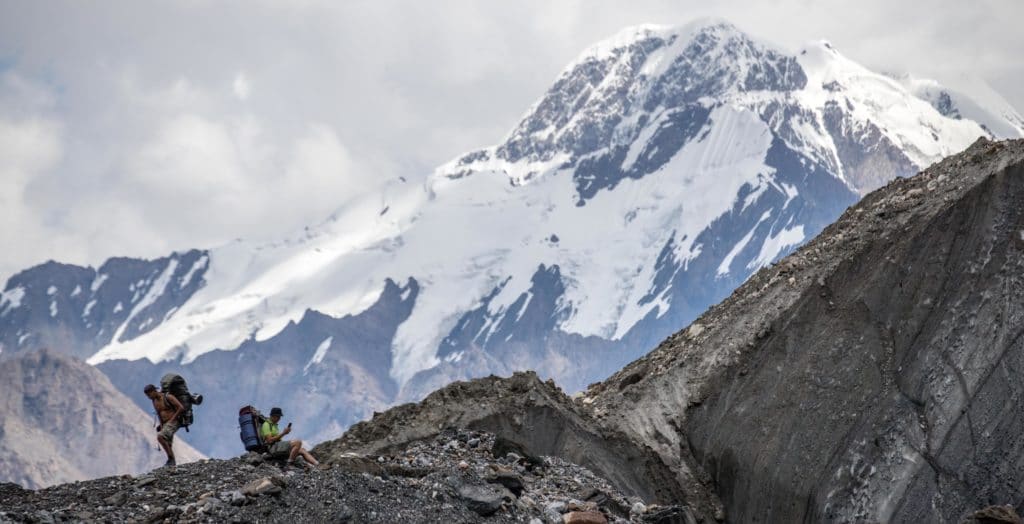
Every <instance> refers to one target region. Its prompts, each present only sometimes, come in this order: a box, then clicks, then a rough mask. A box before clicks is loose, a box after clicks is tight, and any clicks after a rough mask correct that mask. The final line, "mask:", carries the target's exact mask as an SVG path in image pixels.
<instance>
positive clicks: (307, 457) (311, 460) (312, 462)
mask: <svg viewBox="0 0 1024 524" xmlns="http://www.w3.org/2000/svg"><path fill="white" fill-rule="evenodd" d="M299 455H302V458H303V459H304V460H305V461H306V462H307V463H309V465H310V466H319V465H320V463H319V462H317V461H316V459H315V458H313V455H312V454H311V453H310V452H308V451H306V450H305V449H300V450H299Z"/></svg>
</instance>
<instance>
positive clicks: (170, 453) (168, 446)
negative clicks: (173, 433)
mask: <svg viewBox="0 0 1024 524" xmlns="http://www.w3.org/2000/svg"><path fill="white" fill-rule="evenodd" d="M156 441H157V442H158V443H159V444H160V447H161V448H163V449H164V453H166V454H167V460H174V449H173V447H172V446H171V443H170V442H168V441H167V439H166V438H164V436H163V435H157V436H156Z"/></svg>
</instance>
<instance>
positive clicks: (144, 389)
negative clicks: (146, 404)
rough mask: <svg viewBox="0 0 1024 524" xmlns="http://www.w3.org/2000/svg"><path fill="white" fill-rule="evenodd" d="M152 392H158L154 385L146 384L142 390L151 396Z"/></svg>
mask: <svg viewBox="0 0 1024 524" xmlns="http://www.w3.org/2000/svg"><path fill="white" fill-rule="evenodd" d="M150 391H156V386H154V385H153V384H146V387H144V388H142V392H143V393H145V394H147V395H148V394H149V392H150Z"/></svg>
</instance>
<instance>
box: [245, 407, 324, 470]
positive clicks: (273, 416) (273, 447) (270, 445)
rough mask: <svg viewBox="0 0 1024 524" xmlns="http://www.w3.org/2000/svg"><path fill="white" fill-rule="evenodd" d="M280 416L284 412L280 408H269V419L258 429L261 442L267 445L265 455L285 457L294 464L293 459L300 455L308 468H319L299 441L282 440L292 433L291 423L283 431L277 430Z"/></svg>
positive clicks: (317, 463)
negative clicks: (261, 438)
mask: <svg viewBox="0 0 1024 524" xmlns="http://www.w3.org/2000/svg"><path fill="white" fill-rule="evenodd" d="M282 415H284V412H283V411H281V408H270V418H269V419H267V420H266V421H265V422H264V423H263V426H262V427H260V436H261V437H263V442H264V443H266V445H267V453H269V454H270V455H271V456H275V457H283V456H287V457H288V462H294V461H295V457H296V456H297V455H301V456H302V458H303V459H304V460H305V461H306V462H307V463H308V464H309V465H310V466H314V467H315V466H319V465H320V463H319V462H317V460H316V459H315V458H313V455H311V454H310V453H309V452H308V451H306V450H304V449H302V441H301V440H282V439H283V438H284V436H285V435H287V434H289V433H291V432H292V423H291V422H289V423H288V426H286V427H285V428H284V431H279V430H278V428H277V423H278V422H280V421H281V416H282Z"/></svg>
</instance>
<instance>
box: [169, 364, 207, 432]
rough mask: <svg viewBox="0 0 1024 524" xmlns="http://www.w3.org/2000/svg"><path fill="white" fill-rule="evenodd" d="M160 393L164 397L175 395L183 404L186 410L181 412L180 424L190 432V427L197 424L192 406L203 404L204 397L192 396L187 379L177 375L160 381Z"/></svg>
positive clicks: (174, 374)
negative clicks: (194, 423)
mask: <svg viewBox="0 0 1024 524" xmlns="http://www.w3.org/2000/svg"><path fill="white" fill-rule="evenodd" d="M160 392H161V393H163V394H164V395H174V398H176V399H178V402H181V406H182V407H183V408H185V409H184V410H183V411H182V412H181V415H180V416H178V424H179V426H180V427H183V428H185V431H186V432H188V427H189V426H191V425H192V423H193V422H195V415H194V414H193V413H192V406H194V405H195V406H198V405H199V404H202V403H203V396H202V395H192V394H191V393H189V391H188V384H186V383H185V379H184V378H183V377H182V376H181V375H179V374H177V373H168V374H166V375H164V376H163V378H161V379H160Z"/></svg>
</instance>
